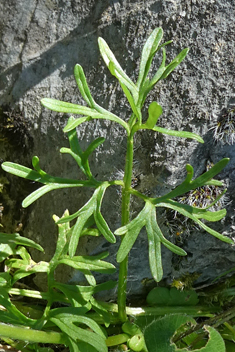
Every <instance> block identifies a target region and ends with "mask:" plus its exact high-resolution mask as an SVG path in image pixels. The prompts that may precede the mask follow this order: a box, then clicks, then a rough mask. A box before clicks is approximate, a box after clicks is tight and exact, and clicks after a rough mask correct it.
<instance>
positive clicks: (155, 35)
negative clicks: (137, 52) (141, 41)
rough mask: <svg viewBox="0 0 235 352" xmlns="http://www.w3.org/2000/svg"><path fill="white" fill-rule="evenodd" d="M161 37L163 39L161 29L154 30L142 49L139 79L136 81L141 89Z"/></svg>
mask: <svg viewBox="0 0 235 352" xmlns="http://www.w3.org/2000/svg"><path fill="white" fill-rule="evenodd" d="M162 37H163V30H162V28H155V29H154V30H153V32H152V33H151V35H150V36H149V38H148V39H147V41H146V43H145V45H144V47H143V50H142V55H141V60H140V68H139V77H138V80H137V86H138V87H141V85H143V83H144V81H145V79H146V77H147V75H148V72H149V69H150V66H151V62H152V59H153V56H154V55H155V53H156V51H157V50H158V46H159V43H160V41H161V40H162Z"/></svg>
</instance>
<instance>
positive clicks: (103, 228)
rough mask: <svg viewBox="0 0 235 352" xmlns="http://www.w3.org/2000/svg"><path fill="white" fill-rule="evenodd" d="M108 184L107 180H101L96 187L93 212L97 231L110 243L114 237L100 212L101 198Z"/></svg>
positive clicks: (114, 239) (113, 240) (114, 240)
mask: <svg viewBox="0 0 235 352" xmlns="http://www.w3.org/2000/svg"><path fill="white" fill-rule="evenodd" d="M109 186H110V185H109V183H108V182H103V184H102V185H101V186H100V187H99V188H97V198H96V209H95V212H94V218H95V222H96V225H97V227H98V229H99V231H100V232H101V234H102V235H103V236H104V237H105V238H106V240H107V241H109V242H110V243H115V242H116V238H115V236H114V234H113V233H112V231H111V230H110V228H109V226H108V224H107V222H106V221H105V219H104V218H103V216H102V214H101V205H102V200H103V197H104V194H105V191H106V189H107V187H109Z"/></svg>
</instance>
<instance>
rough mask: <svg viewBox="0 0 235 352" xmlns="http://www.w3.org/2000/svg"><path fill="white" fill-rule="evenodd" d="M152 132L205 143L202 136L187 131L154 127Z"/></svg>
mask: <svg viewBox="0 0 235 352" xmlns="http://www.w3.org/2000/svg"><path fill="white" fill-rule="evenodd" d="M152 130H153V131H155V132H160V133H163V134H168V135H170V136H174V137H182V138H191V139H195V140H196V141H198V142H200V143H204V141H203V139H202V138H201V137H200V136H198V135H197V134H196V133H192V132H187V131H174V130H168V129H166V128H163V127H159V126H154V127H153V128H152Z"/></svg>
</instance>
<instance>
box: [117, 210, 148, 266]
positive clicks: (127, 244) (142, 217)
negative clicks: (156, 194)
mask: <svg viewBox="0 0 235 352" xmlns="http://www.w3.org/2000/svg"><path fill="white" fill-rule="evenodd" d="M147 212H148V206H147V203H146V204H145V207H144V208H143V209H142V210H141V212H140V213H139V214H138V215H137V216H136V217H135V218H134V219H133V220H132V221H131V222H130V223H129V224H127V225H125V226H122V227H120V228H119V229H117V230H116V231H115V232H114V233H115V235H124V234H125V237H124V238H123V239H122V242H121V245H120V247H119V249H118V253H117V262H118V263H120V262H122V261H123V260H124V259H125V258H126V256H127V255H128V253H129V252H130V250H131V248H132V247H133V245H134V243H135V241H136V239H137V237H138V234H139V233H140V231H141V229H142V227H143V226H144V225H145V221H146V215H147Z"/></svg>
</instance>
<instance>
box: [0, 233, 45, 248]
mask: <svg viewBox="0 0 235 352" xmlns="http://www.w3.org/2000/svg"><path fill="white" fill-rule="evenodd" d="M0 243H1V244H2V243H5V244H14V245H18V244H20V245H23V246H29V247H32V248H36V249H38V250H39V251H41V252H44V249H43V248H42V247H41V246H40V245H39V244H37V243H36V242H34V241H33V240H30V239H29V238H26V237H22V236H20V235H19V234H18V233H11V234H7V233H0Z"/></svg>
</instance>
